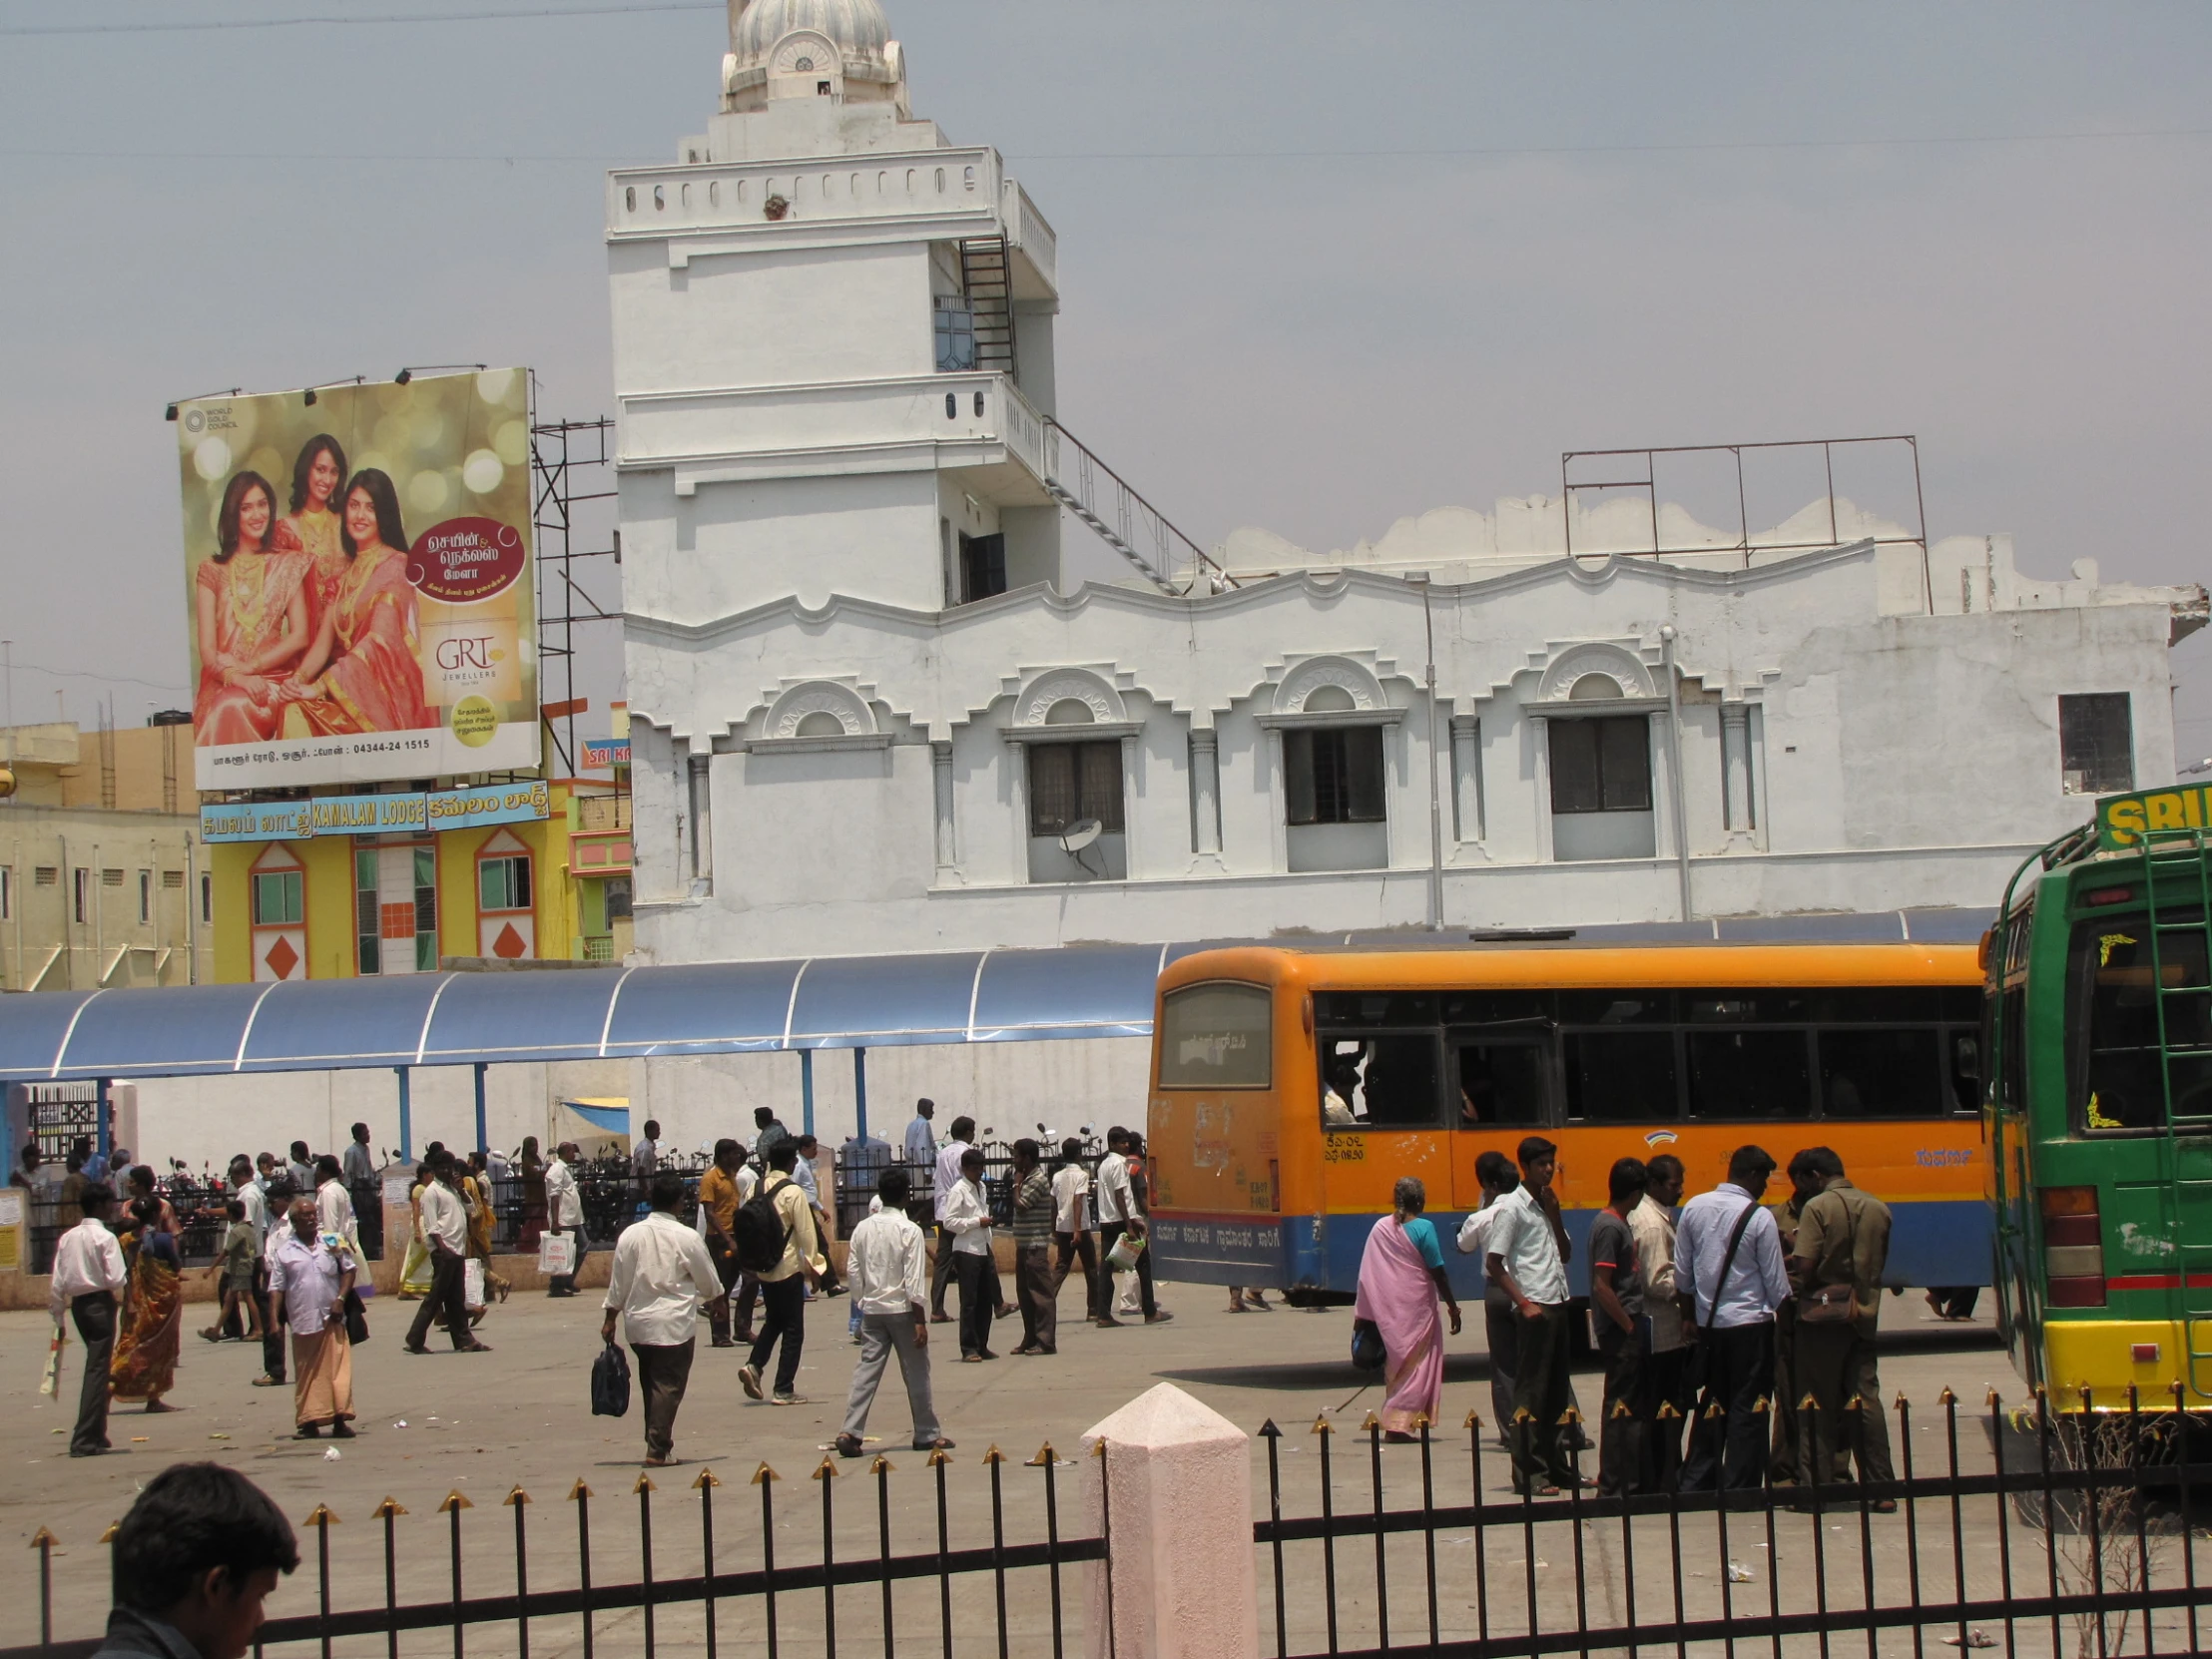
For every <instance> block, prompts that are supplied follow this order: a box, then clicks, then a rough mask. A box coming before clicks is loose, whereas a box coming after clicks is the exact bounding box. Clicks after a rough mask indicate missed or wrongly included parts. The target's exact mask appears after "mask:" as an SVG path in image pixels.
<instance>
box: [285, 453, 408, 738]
mask: <svg viewBox="0 0 2212 1659" xmlns="http://www.w3.org/2000/svg"><path fill="white" fill-rule="evenodd" d="M340 516H341V518H342V520H343V529H342V531H341V535H340V540H341V543H342V545H343V546H344V548H345V553H346V557H347V560H348V563H347V565H346V567H345V574H344V575H343V576H342V577H341V578H339V581H338V586H337V592H336V594H335V595H334V596H333V597H332V599H331V601H330V607H329V609H328V610H326V611H324V612H323V614H322V626H321V628H320V629H318V630H317V631H316V634H315V639H314V643H313V644H312V645H310V646H308V647H307V654H306V656H305V657H303V658H301V659H300V663H299V669H298V672H297V673H296V674H294V675H293V676H292V678H291V680H290V681H289V682H288V683H287V684H286V685H285V687H284V691H285V693H286V695H287V696H289V697H292V698H295V699H297V700H298V701H297V706H298V711H299V717H300V718H301V719H302V720H303V722H304V724H305V729H306V733H308V734H312V735H316V736H321V737H329V736H332V735H334V734H337V733H342V732H405V731H412V730H416V729H418V728H421V727H427V726H435V725H436V724H437V715H436V713H435V712H434V711H432V710H431V709H430V708H429V707H428V706H426V705H425V704H424V702H423V700H422V663H421V661H420V659H419V658H418V657H417V655H416V652H417V650H418V648H419V647H420V645H421V633H420V630H419V628H418V626H417V624H416V621H415V590H414V586H413V584H412V583H410V582H409V581H408V580H407V533H406V531H405V530H404V529H403V528H401V526H400V522H399V496H398V493H397V492H396V491H395V490H394V489H393V488H392V484H391V479H390V478H389V477H387V476H386V475H385V474H384V473H382V472H380V471H378V470H377V469H376V468H375V467H364V468H362V470H360V471H359V472H356V473H355V474H354V475H353V478H352V481H351V482H350V483H348V484H347V485H346V486H345V507H344V511H343V513H342V514H341V515H340ZM285 719H286V724H287V728H288V726H289V725H290V723H291V720H292V717H291V716H290V715H289V714H288V713H287V715H286V717H285Z"/></svg>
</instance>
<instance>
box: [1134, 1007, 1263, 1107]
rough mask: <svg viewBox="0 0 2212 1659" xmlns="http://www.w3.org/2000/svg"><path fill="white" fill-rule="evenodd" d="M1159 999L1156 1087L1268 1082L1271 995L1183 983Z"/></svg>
mask: <svg viewBox="0 0 2212 1659" xmlns="http://www.w3.org/2000/svg"><path fill="white" fill-rule="evenodd" d="M1161 1004H1162V1006H1161V1010H1160V1087H1161V1088H1163V1089H1264V1088H1266V1087H1267V1086H1268V1082H1269V1079H1270V1076H1271V1073H1272V1068H1271V1063H1270V1049H1271V1047H1272V1044H1271V1040H1270V1033H1271V1032H1272V1030H1273V1021H1272V1018H1271V1016H1272V1014H1273V1011H1274V1000H1273V998H1272V997H1271V996H1270V994H1269V992H1268V991H1267V990H1266V989H1265V988H1264V987H1262V986H1259V985H1234V984H1226V983H1224V984H1208V985H1186V986H1184V987H1183V988H1182V989H1181V990H1175V991H1170V992H1168V994H1167V995H1166V996H1165V997H1163V998H1161Z"/></svg>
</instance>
